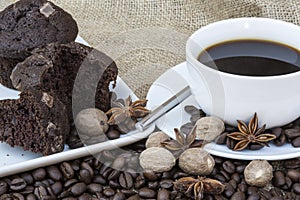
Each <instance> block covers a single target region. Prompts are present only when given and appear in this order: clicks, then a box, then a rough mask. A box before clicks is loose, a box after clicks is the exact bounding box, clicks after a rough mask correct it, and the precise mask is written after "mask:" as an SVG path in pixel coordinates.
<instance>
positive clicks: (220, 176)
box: [214, 174, 226, 182]
mask: <svg viewBox="0 0 300 200" xmlns="http://www.w3.org/2000/svg"><path fill="white" fill-rule="evenodd" d="M214 178H215V179H217V180H219V181H221V182H226V178H225V177H224V176H223V175H221V174H217V175H215V177H214Z"/></svg>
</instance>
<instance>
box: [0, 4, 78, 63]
mask: <svg viewBox="0 0 300 200" xmlns="http://www.w3.org/2000/svg"><path fill="white" fill-rule="evenodd" d="M77 34H78V27H77V23H76V22H75V20H74V19H73V18H72V16H71V15H70V14H69V13H67V12H65V11H64V10H63V9H61V8H60V7H58V6H56V5H54V4H53V3H51V2H49V1H47V0H20V1H18V2H16V3H15V4H12V5H10V6H8V7H7V8H6V9H4V10H3V11H2V12H0V44H1V45H0V56H1V57H8V58H25V57H27V56H28V55H29V53H30V51H31V50H32V49H34V48H35V47H41V46H44V45H46V44H49V43H52V42H59V43H69V42H71V41H74V40H75V38H76V36H77Z"/></svg>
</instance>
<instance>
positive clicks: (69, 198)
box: [62, 197, 77, 200]
mask: <svg viewBox="0 0 300 200" xmlns="http://www.w3.org/2000/svg"><path fill="white" fill-rule="evenodd" d="M62 200H77V199H76V198H75V197H66V198H63V199H62Z"/></svg>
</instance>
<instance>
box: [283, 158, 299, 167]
mask: <svg viewBox="0 0 300 200" xmlns="http://www.w3.org/2000/svg"><path fill="white" fill-rule="evenodd" d="M283 164H284V167H285V168H287V169H296V168H299V167H300V158H294V159H289V160H285V161H284V163H283Z"/></svg>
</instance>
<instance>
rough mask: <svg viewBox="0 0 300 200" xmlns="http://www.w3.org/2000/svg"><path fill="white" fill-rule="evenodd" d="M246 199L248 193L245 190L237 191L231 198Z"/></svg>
mask: <svg viewBox="0 0 300 200" xmlns="http://www.w3.org/2000/svg"><path fill="white" fill-rule="evenodd" d="M245 199H246V195H245V193H243V192H236V193H234V194H233V195H232V197H231V198H230V200H245Z"/></svg>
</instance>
